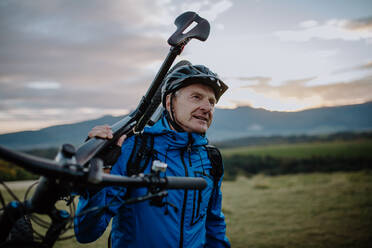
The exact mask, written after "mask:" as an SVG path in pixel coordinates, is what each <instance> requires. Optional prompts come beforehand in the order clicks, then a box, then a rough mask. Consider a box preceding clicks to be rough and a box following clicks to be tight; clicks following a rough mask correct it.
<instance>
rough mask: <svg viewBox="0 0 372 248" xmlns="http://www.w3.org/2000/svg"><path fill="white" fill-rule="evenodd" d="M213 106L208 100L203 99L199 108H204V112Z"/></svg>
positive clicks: (210, 110)
mask: <svg viewBox="0 0 372 248" xmlns="http://www.w3.org/2000/svg"><path fill="white" fill-rule="evenodd" d="M213 108H214V105H213V104H211V103H210V102H209V101H203V103H202V105H201V109H202V110H204V111H205V112H212V111H213Z"/></svg>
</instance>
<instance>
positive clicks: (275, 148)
mask: <svg viewBox="0 0 372 248" xmlns="http://www.w3.org/2000/svg"><path fill="white" fill-rule="evenodd" d="M221 152H222V154H223V155H224V156H225V157H230V156H233V155H254V156H271V157H276V158H297V159H299V158H311V157H314V156H332V157H347V158H355V157H368V158H372V140H370V139H359V140H350V141H345V140H340V141H331V142H307V143H297V144H280V145H261V146H246V147H237V148H226V149H221Z"/></svg>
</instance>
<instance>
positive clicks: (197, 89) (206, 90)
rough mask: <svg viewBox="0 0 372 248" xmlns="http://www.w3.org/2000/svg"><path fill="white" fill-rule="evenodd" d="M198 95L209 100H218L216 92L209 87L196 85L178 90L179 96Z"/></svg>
mask: <svg viewBox="0 0 372 248" xmlns="http://www.w3.org/2000/svg"><path fill="white" fill-rule="evenodd" d="M193 93H198V94H202V95H205V96H207V97H208V98H213V99H214V100H216V96H215V92H214V90H213V88H212V87H211V86H209V85H205V84H200V83H195V84H190V85H188V86H185V87H183V88H181V89H179V90H178V94H193Z"/></svg>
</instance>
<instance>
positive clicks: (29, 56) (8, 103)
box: [0, 0, 232, 128]
mask: <svg viewBox="0 0 372 248" xmlns="http://www.w3.org/2000/svg"><path fill="white" fill-rule="evenodd" d="M183 3H185V4H186V5H183ZM231 5H232V4H231V1H227V0H221V1H218V2H217V3H216V2H213V3H212V2H210V1H203V2H200V1H197V0H189V1H186V2H182V3H181V2H174V1H170V0H156V1H150V0H137V1H129V0H127V1H124V0H112V1H100V0H89V1H88V0H80V1H62V0H56V1H47V0H34V1H32V2H30V1H12V0H3V1H1V2H0V116H1V117H2V123H8V124H9V125H8V127H9V128H12V124H10V123H16V122H17V120H16V118H18V119H19V120H20V119H23V120H24V119H25V118H28V122H29V123H32V121H31V120H32V119H35V120H36V121H35V122H34V123H39V121H40V120H44V122H45V123H46V122H47V121H50V123H51V124H52V123H60V121H62V122H63V121H64V122H71V121H72V120H76V119H79V118H82V119H84V118H85V119H87V118H93V116H94V118H95V117H99V116H101V115H103V114H110V113H111V114H112V113H113V112H114V113H117V112H118V111H117V110H118V109H120V110H123V111H124V112H125V111H128V110H131V109H133V108H134V107H135V106H136V105H137V104H138V102H139V100H140V98H141V96H142V95H143V94H144V93H145V92H146V89H147V87H148V86H149V85H150V83H151V81H152V79H153V78H154V76H155V73H156V72H157V70H158V68H159V66H160V64H161V62H162V61H163V60H164V58H165V57H166V55H167V52H168V50H169V46H168V44H167V42H166V40H167V38H168V36H169V35H170V34H172V32H174V31H175V26H174V24H173V22H174V20H175V18H176V17H177V16H178V15H179V14H181V13H182V9H183V8H185V9H187V10H188V11H189V10H194V11H196V10H198V9H200V11H201V12H199V14H200V15H201V16H203V14H206V15H208V17H207V18H209V17H210V18H212V19H213V20H216V19H217V18H218V16H219V15H221V14H222V13H223V12H224V11H226V10H227V9H228V8H229V7H230V6H231ZM187 6H189V7H193V6H194V7H193V8H191V9H190V8H187ZM203 17H206V16H203ZM154 65H157V68H156V69H155V70H154ZM26 106H27V107H26ZM76 109H78V111H75V110H76ZM55 110H58V111H55ZM84 110H89V111H84ZM112 111H113V112H112ZM57 112H58V114H54V113H57ZM20 113H23V114H20ZM69 113H73V114H69ZM74 114H75V115H76V116H75V117H74ZM7 120H8V121H7ZM44 122H43V123H44ZM24 124H25V125H26V124H27V123H26V122H25V123H24ZM35 125H36V124H35ZM43 125H44V124H43Z"/></svg>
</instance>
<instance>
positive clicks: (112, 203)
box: [74, 140, 133, 243]
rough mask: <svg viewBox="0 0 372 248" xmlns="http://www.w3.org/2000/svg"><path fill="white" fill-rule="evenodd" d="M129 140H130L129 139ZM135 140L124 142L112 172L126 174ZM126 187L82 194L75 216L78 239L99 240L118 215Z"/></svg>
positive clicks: (80, 240) (86, 241)
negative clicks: (113, 218) (131, 147)
mask: <svg viewBox="0 0 372 248" xmlns="http://www.w3.org/2000/svg"><path fill="white" fill-rule="evenodd" d="M128 141H129V140H128ZM132 144H133V142H130V141H129V142H124V144H123V146H122V153H121V155H120V157H119V159H118V161H117V162H116V163H115V165H114V166H113V167H112V170H111V174H115V175H126V164H127V161H128V159H129V158H128V157H129V155H130V152H128V151H131V150H128V149H130V146H131V145H132ZM125 193H126V188H123V187H106V188H103V189H102V190H100V191H98V192H97V193H95V194H92V193H89V192H88V193H87V194H85V195H82V196H80V198H79V203H78V206H77V209H76V213H75V218H74V230H75V236H76V239H77V240H78V241H79V242H80V243H89V242H93V241H95V240H97V239H98V238H99V237H100V236H101V235H102V234H103V233H104V232H105V230H106V228H107V225H108V224H109V223H110V220H111V218H112V217H113V216H114V215H116V213H117V212H118V209H119V208H120V206H121V205H122V202H123V199H124V196H125Z"/></svg>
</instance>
